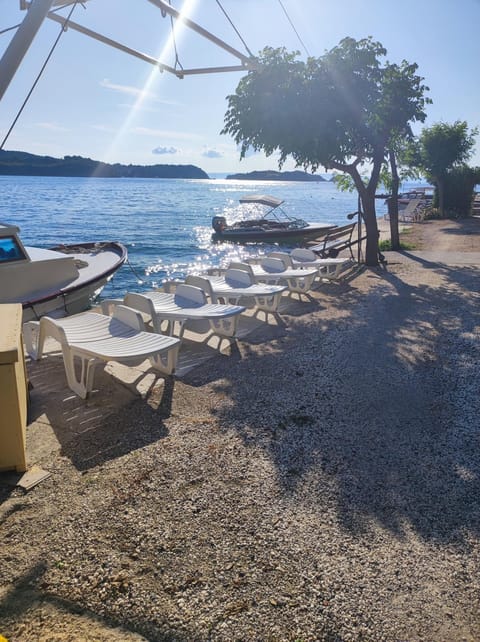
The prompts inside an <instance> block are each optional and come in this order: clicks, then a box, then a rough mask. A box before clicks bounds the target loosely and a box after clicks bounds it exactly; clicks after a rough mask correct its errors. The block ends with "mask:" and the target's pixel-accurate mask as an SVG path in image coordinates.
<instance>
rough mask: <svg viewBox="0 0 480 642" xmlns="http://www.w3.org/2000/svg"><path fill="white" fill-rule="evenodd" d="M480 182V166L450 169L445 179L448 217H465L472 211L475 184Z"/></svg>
mask: <svg viewBox="0 0 480 642" xmlns="http://www.w3.org/2000/svg"><path fill="white" fill-rule="evenodd" d="M478 183H480V167H468V166H467V165H463V166H461V167H455V168H454V169H452V170H450V171H449V172H448V174H447V176H446V179H445V212H446V216H447V218H465V217H466V216H470V214H471V212H472V199H473V192H474V189H475V185H477V184H478Z"/></svg>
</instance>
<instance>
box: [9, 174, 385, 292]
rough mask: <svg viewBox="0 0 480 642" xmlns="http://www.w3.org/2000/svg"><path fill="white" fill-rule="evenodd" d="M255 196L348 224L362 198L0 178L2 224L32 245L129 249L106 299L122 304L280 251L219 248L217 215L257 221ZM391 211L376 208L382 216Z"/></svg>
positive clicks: (322, 192)
mask: <svg viewBox="0 0 480 642" xmlns="http://www.w3.org/2000/svg"><path fill="white" fill-rule="evenodd" d="M256 193H257V194H270V195H272V196H276V197H278V198H281V199H284V201H285V202H284V204H283V205H282V208H283V209H284V210H285V212H286V213H288V214H289V215H292V216H295V217H300V218H303V219H304V220H306V221H308V222H316V221H320V222H329V223H332V224H336V225H345V224H347V223H348V222H349V221H348V219H347V214H349V213H352V212H356V211H357V209H358V200H357V195H356V193H349V192H341V191H339V190H338V189H337V188H336V187H335V185H334V184H333V183H332V182H330V181H325V182H290V181H288V182H283V181H272V182H267V181H247V180H232V179H227V178H225V177H217V178H211V179H209V180H184V179H174V180H170V179H136V178H119V179H114V178H71V177H68V178H67V177H66V178H63V177H60V178H57V177H40V176H0V195H1V198H0V221H2V223H8V224H13V225H17V226H18V227H19V228H20V230H21V239H22V241H23V243H24V245H33V246H36V247H45V248H48V247H52V246H54V245H58V244H62V243H64V244H70V243H78V242H90V241H95V242H97V241H120V242H122V243H123V244H125V245H126V247H127V249H128V261H127V262H126V263H125V264H124V265H123V266H122V268H120V270H118V271H117V273H116V274H115V276H114V278H113V279H112V281H111V282H110V283H109V284H108V285H107V286H106V288H105V289H104V290H103V293H102V298H103V297H121V296H123V294H124V293H125V292H126V291H127V290H134V291H137V292H141V291H146V290H150V289H152V288H154V287H158V286H160V285H161V283H162V282H163V281H165V280H169V279H182V278H184V277H185V276H186V275H187V274H189V273H199V272H202V271H204V270H206V269H208V268H211V267H218V266H226V265H228V263H229V262H230V261H234V260H242V259H244V258H246V257H247V256H252V255H258V254H262V253H267V252H268V251H271V250H272V249H274V246H266V245H264V244H250V245H245V246H242V245H233V244H230V243H213V242H212V240H211V235H212V227H211V219H212V217H213V216H215V215H224V216H226V218H227V220H228V221H233V220H238V219H239V218H242V217H243V216H245V215H248V216H249V217H250V216H251V215H252V214H254V212H253V211H252V208H251V206H245V205H239V199H240V197H241V196H243V195H245V194H256ZM248 208H249V209H248ZM385 211H386V206H385V204H384V201H383V200H380V199H379V200H377V216H379V217H380V216H383V215H384V214H385Z"/></svg>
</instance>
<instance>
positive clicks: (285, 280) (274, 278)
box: [230, 256, 317, 294]
mask: <svg viewBox="0 0 480 642" xmlns="http://www.w3.org/2000/svg"><path fill="white" fill-rule="evenodd" d="M230 267H231V268H238V269H240V270H242V269H243V270H246V271H248V272H250V274H251V275H252V276H253V278H254V280H255V282H256V283H269V284H273V285H284V284H286V285H287V287H288V289H289V290H290V292H296V293H298V294H306V293H307V292H308V291H309V290H310V289H311V287H312V284H313V281H314V280H315V277H316V276H317V270H316V269H309V270H304V269H300V268H289V267H287V266H286V265H285V263H284V261H282V260H281V259H277V258H273V257H268V256H267V257H265V258H263V259H261V262H260V264H257V263H255V262H252V263H250V262H248V263H231V264H230Z"/></svg>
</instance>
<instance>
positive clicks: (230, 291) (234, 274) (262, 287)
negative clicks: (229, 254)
mask: <svg viewBox="0 0 480 642" xmlns="http://www.w3.org/2000/svg"><path fill="white" fill-rule="evenodd" d="M185 282H186V283H187V284H190V285H195V286H197V287H199V288H201V289H202V290H203V291H204V292H205V293H206V294H207V297H209V298H210V300H211V301H212V303H225V304H226V303H230V304H232V305H238V304H239V303H240V302H241V301H242V299H243V300H245V298H246V297H250V298H252V299H253V301H254V303H255V307H256V308H257V309H258V310H262V311H263V312H271V313H274V312H276V311H277V309H278V306H279V304H280V299H281V297H282V294H283V293H284V292H285V291H286V290H287V286H286V285H268V284H266V283H255V279H254V278H253V276H252V275H251V274H250V273H249V272H247V271H245V270H237V269H228V270H226V272H225V274H223V275H221V276H214V275H210V274H201V275H200V276H193V275H189V276H187V278H186V279H185Z"/></svg>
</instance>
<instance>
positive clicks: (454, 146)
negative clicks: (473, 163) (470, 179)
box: [411, 120, 478, 216]
mask: <svg viewBox="0 0 480 642" xmlns="http://www.w3.org/2000/svg"><path fill="white" fill-rule="evenodd" d="M477 134H478V130H477V129H472V130H471V131H470V132H469V131H468V125H467V123H466V121H460V120H456V121H455V122H454V123H453V124H452V125H450V124H448V123H443V122H440V123H436V124H435V125H432V127H426V128H424V129H423V130H422V132H421V134H420V137H419V138H418V140H417V141H415V142H414V144H413V149H412V153H411V161H412V163H413V164H415V165H416V166H417V167H418V168H419V169H420V170H421V171H423V172H424V174H425V176H426V178H427V179H428V180H429V181H430V182H431V183H432V184H433V185H435V187H436V188H437V191H438V204H439V209H440V214H441V216H445V182H446V180H447V177H448V174H449V172H450V171H451V170H453V169H454V168H459V167H461V166H462V165H464V164H465V163H466V161H468V160H469V159H470V158H471V156H472V153H473V148H474V146H475V136H476V135H477Z"/></svg>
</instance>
